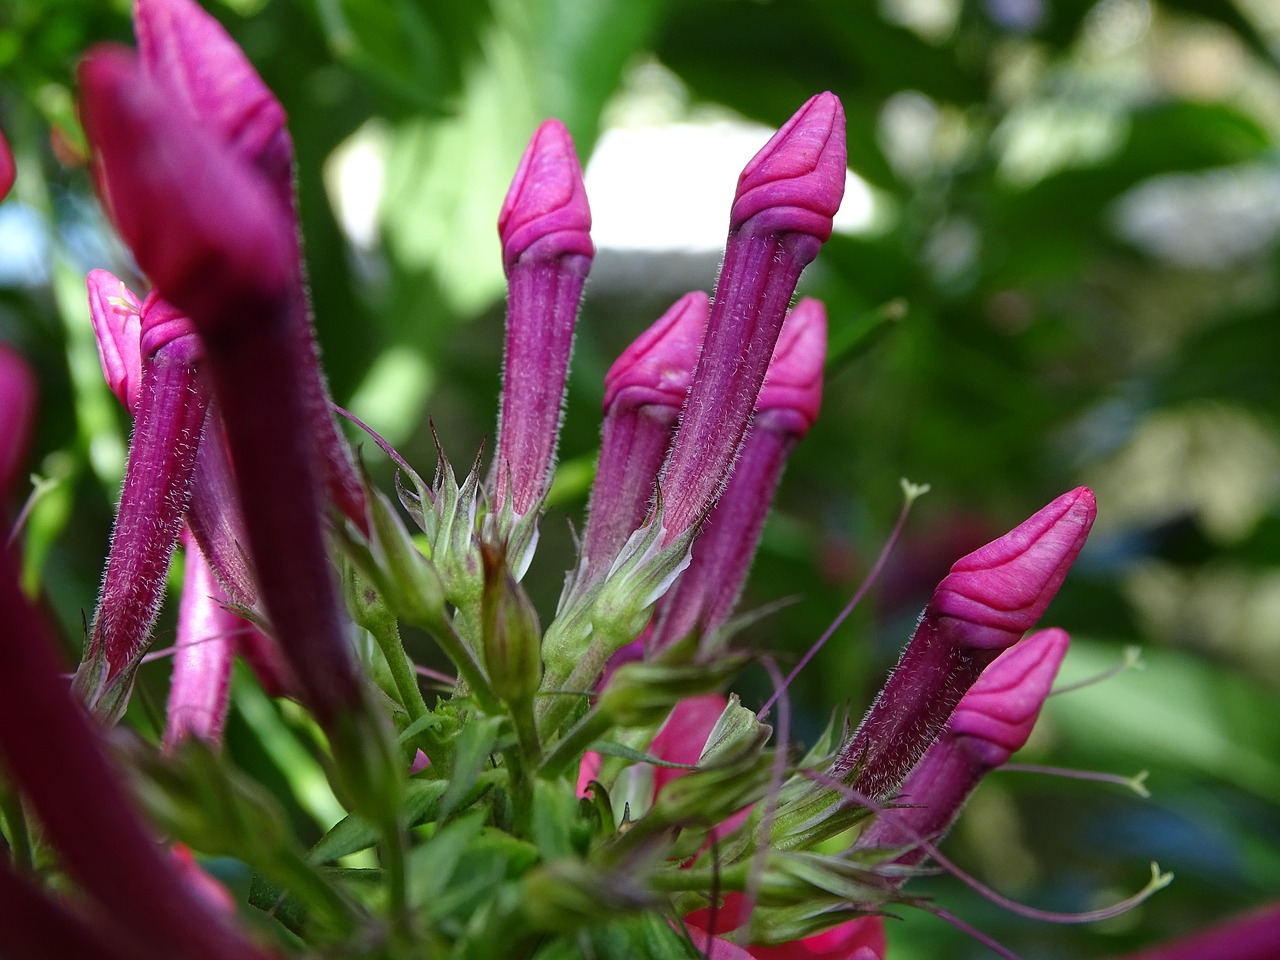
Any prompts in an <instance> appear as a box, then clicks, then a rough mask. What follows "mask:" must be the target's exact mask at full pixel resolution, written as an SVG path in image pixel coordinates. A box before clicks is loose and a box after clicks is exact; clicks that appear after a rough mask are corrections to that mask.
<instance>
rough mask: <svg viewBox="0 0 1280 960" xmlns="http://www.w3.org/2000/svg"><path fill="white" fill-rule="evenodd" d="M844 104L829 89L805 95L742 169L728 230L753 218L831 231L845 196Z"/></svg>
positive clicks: (776, 227) (778, 227)
mask: <svg viewBox="0 0 1280 960" xmlns="http://www.w3.org/2000/svg"><path fill="white" fill-rule="evenodd" d="M847 163H848V156H847V148H846V145H845V120H844V108H843V106H841V104H840V99H839V98H838V97H837V96H836V95H835V94H833V93H830V92H828V93H820V94H818V95H817V96H814V97H812V98H810V100H809V102H808V103H806V104H805V105H804V106H803V107H801V108H800V109H799V110H798V111H797V112H796V114H795V116H793V117H792V118H791V119H790V120H788V121H787V122H786V123H785V124H784V125H783V126H782V128H781V129H780V130H779V131H778V132H777V133H775V134H774V135H773V137H772V138H771V139H770V140H769V142H768V143H767V144H765V146H764V148H763V149H762V150H761V151H760V152H759V153H757V154H756V155H755V156H754V157H753V158H752V159H751V162H750V163H748V164H747V166H746V168H745V169H743V171H742V175H741V176H740V177H739V178H738V192H737V196H736V197H735V198H734V203H733V212H732V214H731V215H730V223H729V229H730V230H731V231H733V230H738V229H740V228H742V227H743V226H744V225H745V224H746V223H747V221H748V220H753V221H754V225H755V227H756V229H758V230H761V231H762V232H767V233H793V232H794V233H806V234H810V235H812V236H814V237H816V238H818V239H819V240H821V241H824V242H825V241H826V240H827V238H828V237H830V236H831V218H832V217H834V216H835V213H836V210H838V209H839V208H840V201H841V200H842V199H843V198H844V184H845V173H846V166H847Z"/></svg>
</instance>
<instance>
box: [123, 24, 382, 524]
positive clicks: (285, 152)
mask: <svg viewBox="0 0 1280 960" xmlns="http://www.w3.org/2000/svg"><path fill="white" fill-rule="evenodd" d="M134 32H135V33H136V35H137V37H138V56H139V65H140V68H141V70H142V72H143V73H145V74H146V75H147V76H148V77H150V78H151V79H152V80H154V81H155V83H156V84H157V85H158V86H159V87H160V88H161V89H163V90H165V91H166V93H167V95H168V96H169V97H171V98H172V99H173V101H174V103H175V105H176V106H178V108H179V109H181V108H183V107H185V108H186V112H189V113H190V114H191V115H192V116H194V117H197V118H198V119H199V121H200V124H201V125H202V126H203V127H205V128H206V129H207V130H208V131H209V132H210V133H211V135H212V136H213V138H214V139H216V140H217V141H218V142H219V143H221V144H222V145H223V146H224V147H225V148H226V149H227V150H228V151H230V152H231V153H232V154H234V155H235V156H236V157H238V158H239V159H240V160H241V161H242V162H243V163H244V164H246V165H247V166H249V167H251V168H253V169H255V170H257V171H258V173H260V174H261V175H262V177H263V181H264V183H265V185H266V186H267V188H268V191H269V192H270V193H271V194H272V195H273V196H274V197H275V199H276V209H277V212H278V214H279V216H280V217H281V218H282V219H284V220H285V221H286V222H287V223H288V224H289V225H290V230H289V233H290V241H291V246H290V252H289V255H288V258H287V259H288V261H289V264H290V266H291V268H292V271H293V277H292V278H291V282H290V283H289V285H288V295H289V302H290V310H289V322H290V327H291V331H292V336H293V350H294V351H295V363H296V364H297V365H298V367H299V370H300V375H301V381H302V389H303V395H304V397H305V399H306V406H307V417H308V420H309V421H310V429H312V430H313V431H314V434H315V438H316V443H317V445H318V446H319V449H320V451H321V463H322V468H323V475H324V482H325V487H326V490H327V493H328V496H329V499H330V500H331V501H332V502H333V504H334V505H335V506H337V507H338V509H339V510H340V511H342V513H343V514H345V515H346V516H347V517H349V518H350V519H351V520H352V521H354V522H355V523H356V525H357V526H359V527H360V528H361V529H362V530H365V532H368V531H367V523H368V520H367V516H366V498H365V492H364V487H363V485H362V484H361V482H360V478H359V476H358V475H357V473H356V471H355V468H354V466H353V464H352V460H351V452H350V448H349V447H348V445H347V442H346V440H345V438H343V436H342V434H341V433H340V432H339V430H338V426H337V423H336V421H335V419H334V416H333V411H332V405H331V402H330V399H329V389H328V385H327V384H326V382H325V378H324V373H323V372H322V371H321V369H320V364H319V358H318V355H317V351H316V343H315V331H314V330H313V328H312V325H311V307H310V304H309V302H308V301H307V296H306V291H305V287H304V285H303V281H302V263H301V250H300V248H299V234H298V231H297V223H296V221H297V208H296V203H295V200H294V190H293V143H292V140H291V139H290V137H289V132H288V130H287V129H286V127H285V112H284V107H282V106H281V105H280V103H279V101H277V100H276V98H275V96H274V95H273V94H272V93H271V91H270V89H269V88H268V87H267V85H266V84H265V83H263V81H262V78H261V77H260V76H259V75H258V73H257V71H256V70H254V68H253V65H252V64H251V63H250V62H249V60H248V58H247V57H245V55H244V52H243V51H242V50H241V49H240V48H239V46H237V45H236V43H235V41H234V40H232V39H231V37H230V36H229V35H228V34H227V32H226V31H225V30H224V29H223V28H222V25H221V24H220V23H218V21H217V20H216V19H214V18H213V17H212V16H211V15H210V14H209V13H207V12H206V11H205V10H203V9H202V8H201V7H200V5H199V4H198V3H195V2H194V0H139V2H138V3H137V4H136V5H135V8H134Z"/></svg>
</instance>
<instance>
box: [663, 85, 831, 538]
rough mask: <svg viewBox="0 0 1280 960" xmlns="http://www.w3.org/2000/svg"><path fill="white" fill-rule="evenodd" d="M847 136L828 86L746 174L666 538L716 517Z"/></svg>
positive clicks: (667, 494)
mask: <svg viewBox="0 0 1280 960" xmlns="http://www.w3.org/2000/svg"><path fill="white" fill-rule="evenodd" d="M844 137H845V134H844V111H843V109H842V108H841V106H840V101H839V100H838V99H836V97H835V96H834V95H833V94H830V93H823V94H819V95H818V96H816V97H814V98H813V99H811V100H810V101H809V102H808V103H807V104H805V105H804V107H802V108H801V109H800V111H799V112H798V113H797V114H796V115H795V116H794V117H793V118H792V119H791V120H790V121H789V122H788V123H787V124H786V125H785V126H783V128H782V129H781V130H779V131H778V133H777V134H776V135H775V136H774V137H773V139H771V140H770V141H769V143H768V144H766V145H765V147H764V149H763V150H761V151H760V153H758V154H757V155H756V157H755V159H753V160H752V161H751V162H750V163H749V164H748V165H747V167H746V169H745V170H744V171H743V173H742V177H741V178H740V179H739V181H738V195H737V198H736V199H735V201H734V207H733V215H732V218H731V222H730V229H729V240H728V244H727V245H726V247H725V256H724V265H723V266H722V267H721V270H720V279H719V282H718V283H717V285H716V295H715V298H714V301H713V304H712V309H711V317H710V320H709V321H708V324H707V334H706V338H705V340H704V341H703V345H702V352H701V354H700V355H699V357H698V366H697V368H696V369H695V371H694V374H693V385H692V387H691V388H690V391H689V398H688V400H687V401H686V404H685V412H684V415H683V416H682V418H681V422H680V428H679V430H678V431H677V433H676V438H675V440H674V442H673V444H672V448H671V453H670V455H669V456H668V458H667V463H666V465H665V466H664V468H663V472H662V478H661V480H660V484H661V487H662V496H663V503H664V508H665V514H664V516H663V520H662V522H663V526H664V528H665V533H664V543H670V542H671V541H672V540H674V539H675V538H676V537H678V536H679V535H681V534H682V533H684V532H685V531H687V530H689V528H691V527H693V526H695V525H697V524H700V523H701V522H702V521H703V520H704V519H705V518H706V516H707V514H708V512H709V511H710V510H711V507H712V506H713V505H714V504H715V502H716V499H717V498H718V497H719V495H720V493H721V491H722V490H723V488H724V484H725V483H726V482H727V480H728V478H729V474H730V472H731V471H732V469H733V462H734V459H735V457H736V456H737V454H738V448H739V446H741V444H742V438H743V437H744V436H745V435H746V432H747V426H748V424H749V423H750V420H751V413H752V411H753V409H754V408H755V406H756V399H757V397H758V395H759V393H760V388H761V385H762V384H763V383H764V379H765V371H766V370H767V368H768V366H769V361H770V359H771V358H772V356H773V350H774V347H775V346H776V344H777V340H778V335H779V332H780V330H781V329H782V321H783V318H784V317H785V315H786V312H787V307H788V306H789V305H790V302H791V296H792V294H793V293H795V289H796V283H797V282H798V281H799V279H800V273H801V271H802V270H803V269H804V268H805V267H806V266H807V265H808V264H809V263H810V262H811V261H812V260H813V258H814V257H815V256H817V253H818V248H819V247H820V246H821V245H822V243H823V242H824V241H825V240H826V239H827V238H828V237H829V236H830V233H831V216H832V215H833V214H834V213H835V210H836V208H838V207H839V205H840V200H841V198H842V196H843V194H844V177H845V174H844V170H845V162H846V161H845V142H844ZM833 171H838V176H837V175H835V173H833Z"/></svg>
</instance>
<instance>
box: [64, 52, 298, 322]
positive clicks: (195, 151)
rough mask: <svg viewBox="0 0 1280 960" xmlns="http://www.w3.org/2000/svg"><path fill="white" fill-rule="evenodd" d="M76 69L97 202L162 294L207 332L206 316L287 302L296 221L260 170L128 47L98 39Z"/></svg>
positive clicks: (232, 317)
mask: <svg viewBox="0 0 1280 960" xmlns="http://www.w3.org/2000/svg"><path fill="white" fill-rule="evenodd" d="M79 80H80V91H81V115H82V118H83V120H84V126H85V132H86V134H87V136H88V138H89V142H90V144H91V146H92V148H93V151H94V158H95V163H96V165H97V169H98V182H99V186H100V189H101V191H102V193H103V199H104V203H105V205H106V206H107V207H108V208H109V210H110V213H111V215H112V219H113V220H114V222H115V224H116V227H117V229H118V230H119V232H120V234H121V236H122V237H123V238H124V240H125V242H126V243H127V244H128V245H129V247H130V248H131V249H132V250H133V253H134V256H135V257H136V258H137V261H138V265H139V266H140V267H141V268H142V269H143V271H144V272H145V273H146V274H147V275H148V276H150V277H151V279H152V280H153V281H154V283H155V285H156V288H157V289H158V290H159V291H160V292H161V294H162V295H163V296H164V297H165V299H166V300H168V301H170V302H171V303H172V304H174V305H175V306H176V307H178V308H179V309H181V310H183V311H185V312H186V313H187V315H188V316H190V317H192V318H193V319H194V320H196V322H197V323H198V324H200V325H201V334H202V335H204V336H207V335H208V334H209V333H210V332H211V329H205V325H206V324H213V323H216V324H217V325H219V326H221V325H227V326H231V325H235V324H237V323H242V322H243V323H250V322H257V318H258V317H260V316H262V315H263V311H264V310H266V309H272V308H274V306H275V305H276V304H279V303H283V302H284V301H285V300H286V299H287V296H288V292H289V285H290V283H291V282H294V280H293V278H294V274H295V273H296V267H295V266H294V261H295V258H296V243H297V241H296V237H295V234H294V229H295V228H294V225H293V221H292V218H291V216H290V215H288V214H287V213H285V212H284V211H283V210H282V209H281V208H280V206H279V204H277V203H275V202H274V201H273V199H272V198H271V190H270V184H269V183H268V182H267V180H266V178H265V177H264V176H263V174H262V172H261V171H259V170H257V169H255V168H254V167H253V166H251V165H250V164H249V163H247V162H246V161H245V160H244V158H242V157H240V156H238V155H237V154H236V153H235V152H234V150H233V149H232V148H231V147H230V146H229V145H227V144H225V143H223V142H222V141H220V140H219V139H218V138H217V135H216V131H213V130H211V129H210V128H209V127H208V126H207V125H205V124H203V123H202V122H200V121H199V120H198V119H197V118H196V117H195V116H194V115H191V114H188V113H187V112H186V111H182V110H174V109H172V102H171V101H172V96H173V94H172V91H171V90H170V89H169V88H168V87H167V86H165V85H164V84H162V83H161V82H160V81H158V80H156V79H153V78H152V77H150V76H148V75H147V73H146V72H145V71H144V70H142V69H141V67H140V66H139V64H138V61H137V59H136V58H135V57H134V55H133V54H132V53H131V52H130V51H129V50H127V49H125V48H122V47H117V46H112V45H100V46H98V47H95V48H93V49H92V50H90V51H89V53H88V54H87V55H86V56H85V58H84V59H83V60H82V61H81V63H80V67H79ZM192 184H199V185H200V189H198V190H197V189H193V188H192ZM156 210H164V211H165V216H164V217H156V216H155V215H154V211H156ZM250 304H253V305H254V308H253V309H250V308H249V305H250Z"/></svg>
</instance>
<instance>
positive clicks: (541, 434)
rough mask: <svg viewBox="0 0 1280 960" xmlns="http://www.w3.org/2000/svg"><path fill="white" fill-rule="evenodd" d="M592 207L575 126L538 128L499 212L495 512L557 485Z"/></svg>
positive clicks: (524, 505)
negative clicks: (503, 326) (503, 299)
mask: <svg viewBox="0 0 1280 960" xmlns="http://www.w3.org/2000/svg"><path fill="white" fill-rule="evenodd" d="M590 230H591V211H590V209H589V208H588V206H587V195H586V191H585V189H584V188H583V185H582V168H581V166H580V165H579V163H578V157H577V154H576V153H575V152H574V149H573V141H572V139H570V137H569V131H568V130H566V129H565V127H564V124H562V123H560V121H558V120H548V121H546V122H545V123H543V124H542V126H540V127H539V128H538V130H537V132H536V133H535V134H534V135H533V139H532V140H531V141H530V142H529V146H528V149H527V150H526V151H525V154H524V156H523V157H522V158H521V160H520V166H519V168H518V169H517V170H516V175H515V179H514V180H513V181H512V183H511V189H510V190H509V191H508V193H507V198H506V200H505V202H504V203H503V204H502V212H501V213H500V214H499V216H498V233H499V235H500V236H501V238H502V264H503V267H504V268H505V269H506V273H507V286H508V291H509V292H508V298H507V339H506V350H505V352H504V355H503V356H504V359H503V365H502V408H501V412H500V413H499V416H498V445H497V452H496V453H495V454H494V458H493V473H492V477H491V479H490V483H489V486H490V488H491V490H492V494H493V512H494V514H495V515H497V516H501V515H502V513H503V511H504V510H507V509H509V510H510V511H511V512H512V514H513V517H523V516H524V515H526V514H528V513H529V512H530V511H531V510H534V509H536V508H537V507H538V505H539V504H540V502H541V500H542V498H543V497H544V496H545V495H546V492H547V490H548V488H549V487H550V485H551V474H552V470H553V468H554V466H555V448H556V438H557V436H558V435H559V432H560V416H561V407H562V405H563V403H564V390H565V378H566V377H567V375H568V371H569V355H570V353H571V351H572V349H573V326H574V322H575V321H576V320H577V316H578V301H579V300H580V299H581V298H582V285H583V282H584V281H585V280H586V278H587V271H588V270H589V269H590V268H591V258H592V257H593V256H594V255H595V247H594V246H593V245H592V243H591V234H590Z"/></svg>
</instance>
